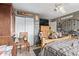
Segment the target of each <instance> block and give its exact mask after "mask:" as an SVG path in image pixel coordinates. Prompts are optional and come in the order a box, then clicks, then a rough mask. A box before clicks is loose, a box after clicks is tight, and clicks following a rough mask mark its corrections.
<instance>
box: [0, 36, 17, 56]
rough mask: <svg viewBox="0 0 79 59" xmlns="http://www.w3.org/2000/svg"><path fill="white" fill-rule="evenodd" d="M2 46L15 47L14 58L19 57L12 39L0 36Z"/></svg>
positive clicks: (13, 50)
mask: <svg viewBox="0 0 79 59" xmlns="http://www.w3.org/2000/svg"><path fill="white" fill-rule="evenodd" d="M0 45H9V46H10V45H12V46H13V49H12V56H16V55H17V51H16V44H15V43H14V42H13V40H12V39H11V37H3V36H0Z"/></svg>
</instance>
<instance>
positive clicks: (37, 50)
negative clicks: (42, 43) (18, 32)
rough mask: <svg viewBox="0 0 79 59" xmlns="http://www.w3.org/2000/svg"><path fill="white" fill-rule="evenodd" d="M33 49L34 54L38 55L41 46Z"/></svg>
mask: <svg viewBox="0 0 79 59" xmlns="http://www.w3.org/2000/svg"><path fill="white" fill-rule="evenodd" d="M33 51H34V53H35V55H36V56H38V55H39V53H40V52H41V48H37V49H34V50H33Z"/></svg>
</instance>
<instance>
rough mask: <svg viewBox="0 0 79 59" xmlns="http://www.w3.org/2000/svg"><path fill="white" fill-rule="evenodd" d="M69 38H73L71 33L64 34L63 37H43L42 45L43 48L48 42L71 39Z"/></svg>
mask: <svg viewBox="0 0 79 59" xmlns="http://www.w3.org/2000/svg"><path fill="white" fill-rule="evenodd" d="M69 39H71V35H68V36H64V37H62V38H57V39H47V38H42V40H41V47H42V48H43V47H44V46H45V45H46V44H48V43H50V42H56V41H63V40H69Z"/></svg>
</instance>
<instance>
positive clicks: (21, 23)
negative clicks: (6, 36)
mask: <svg viewBox="0 0 79 59" xmlns="http://www.w3.org/2000/svg"><path fill="white" fill-rule="evenodd" d="M20 32H25V17H19V16H16V17H15V33H16V35H17V36H18V37H19V33H20Z"/></svg>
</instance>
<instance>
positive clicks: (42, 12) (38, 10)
mask: <svg viewBox="0 0 79 59" xmlns="http://www.w3.org/2000/svg"><path fill="white" fill-rule="evenodd" d="M78 6H79V3H0V55H1V56H79V46H78V44H79V40H78V39H79V37H78V36H79V7H78Z"/></svg>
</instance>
